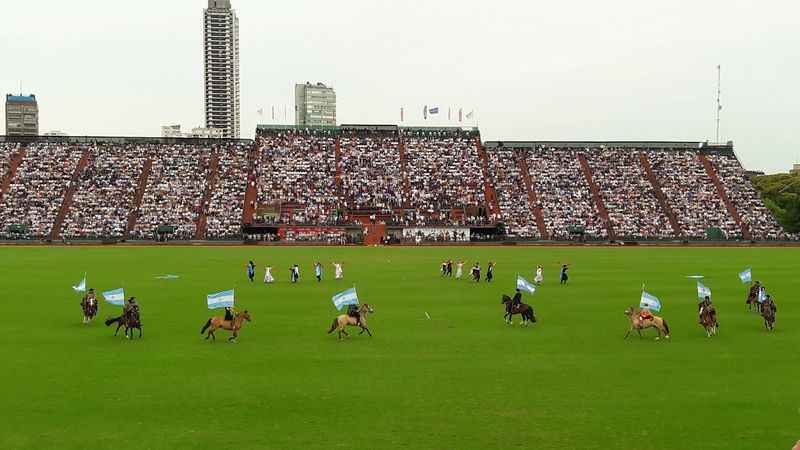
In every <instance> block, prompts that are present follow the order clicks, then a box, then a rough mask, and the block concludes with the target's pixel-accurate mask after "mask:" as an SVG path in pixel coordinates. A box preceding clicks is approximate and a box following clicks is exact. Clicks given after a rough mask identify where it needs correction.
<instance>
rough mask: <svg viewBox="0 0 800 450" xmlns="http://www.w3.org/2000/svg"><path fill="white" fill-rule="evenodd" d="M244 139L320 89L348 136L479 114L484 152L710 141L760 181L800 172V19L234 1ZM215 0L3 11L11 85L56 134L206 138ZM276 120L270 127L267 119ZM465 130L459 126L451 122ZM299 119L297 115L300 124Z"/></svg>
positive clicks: (507, 0) (1, 47)
mask: <svg viewBox="0 0 800 450" xmlns="http://www.w3.org/2000/svg"><path fill="white" fill-rule="evenodd" d="M232 2H233V5H234V8H235V9H236V11H237V13H238V15H239V20H240V40H241V43H240V46H241V83H242V85H241V94H242V109H241V114H242V135H243V137H252V136H253V134H254V130H255V126H256V124H258V123H269V122H272V120H271V115H272V106H273V105H275V106H276V109H277V115H278V118H277V119H280V120H276V122H282V121H283V112H282V111H283V108H288V110H289V111H293V98H292V95H293V90H292V89H293V84H294V83H295V82H304V81H313V82H316V81H321V82H325V83H328V84H331V85H333V86H334V87H335V88H336V92H337V96H338V119H339V122H340V123H370V124H372V123H398V122H399V120H400V112H399V111H400V107H401V106H404V107H405V109H406V112H407V113H406V124H407V125H416V124H423V123H425V122H424V121H423V120H422V108H423V105H426V104H427V105H430V106H433V105H438V106H440V108H441V111H442V113H441V114H440V116H439V118H438V119H437V120H429V121H428V122H427V124H428V125H445V124H447V120H446V119H447V109H448V107H454V108H457V107H463V108H464V109H465V112H466V111H469V110H473V109H474V110H475V111H476V117H477V120H478V122H479V126H480V129H481V133H482V136H483V138H484V140H545V139H553V140H567V139H570V140H595V139H596V140H612V139H618V140H639V139H643V140H706V139H711V140H713V138H714V127H715V125H714V116H715V109H716V66H717V64H721V65H722V104H723V110H722V127H721V137H722V140H733V141H734V142H735V145H736V150H737V153H738V154H739V156H740V158H741V159H742V161H743V163H744V165H745V167H746V168H749V169H761V170H766V171H768V172H776V171H786V170H787V169H788V168H789V167H790V164H791V163H793V162H800V160H799V159H798V155H800V146H798V145H797V141H798V139H797V136H796V133H795V130H796V129H797V125H796V124H797V121H798V120H797V117H798V111H800V95H799V94H798V88H797V84H798V83H799V82H800V5H799V4H798V2H796V1H788V0H787V1H771V0H761V1H757V0H747V1H743V0H726V1H717V0H713V1H712V0H670V1H642V0H608V1H604V2H597V1H588V0H587V1H571V0H560V1H552V0H548V1H538V0H528V1H522V0H520V1H512V0H495V1H477V0H460V1H456V0H404V1H388V0H358V1H356V0H333V1H331V0H326V1H321V0H313V1H312V0H290V1H265V0H232ZM206 5H207V1H204V0H169V1H166V0H135V1H122V0H115V1H108V0H103V1H101V0H82V1H54V0H49V1H45V0H26V1H14V2H6V4H4V5H3V7H2V17H3V20H2V21H1V22H2V25H0V67H1V69H0V88H2V90H3V91H5V92H8V93H16V92H17V91H18V90H19V87H18V86H19V82H20V81H22V83H23V87H22V90H23V91H24V93H34V94H36V96H37V98H38V99H39V107H40V111H41V113H40V114H41V119H40V128H41V131H42V132H45V131H50V130H63V131H65V132H68V133H69V134H73V135H133V136H158V135H159V134H160V126H161V125H165V124H171V123H179V124H181V125H183V126H184V127H194V126H201V125H204V124H203V123H202V121H203V78H202V74H203V69H202V67H203V61H202V54H203V44H202V14H203V8H204V7H206ZM260 108H263V109H264V116H263V117H261V116H259V115H258V113H257V111H258V110H259V109H260ZM453 114H454V116H455V112H454V113H453ZM288 120H289V121H292V120H293V118H292V117H289V118H288Z"/></svg>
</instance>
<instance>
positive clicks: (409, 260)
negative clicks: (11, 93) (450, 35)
mask: <svg viewBox="0 0 800 450" xmlns="http://www.w3.org/2000/svg"><path fill="white" fill-rule="evenodd" d="M798 256H800V251H798V250H797V249H770V248H729V249H724V248H719V249H714V248H688V249H687V248H683V249H678V248H536V247H530V248H493V247H475V248H206V247H197V248H190V247H180V248H158V247H141V248H121V247H116V248H64V247H34V248H10V247H5V248H0V271H1V272H2V274H3V276H2V279H3V285H4V295H3V297H4V300H3V306H4V308H3V311H4V314H5V321H4V323H3V326H2V328H0V341H1V342H2V343H1V344H0V360H2V361H3V370H2V372H1V373H2V375H0V377H1V378H0V393H2V395H1V396H0V402H2V413H3V420H2V421H0V448H3V449H17V448H23V449H87V448H114V449H129V448H130V449H162V448H163V449H184V448H186V449H188V448H192V449H195V448H199V449H212V448H214V449H219V448H239V449H249V448H269V449H336V448H343V449H401V448H402V449H490V448H493V449H512V448H536V449H555V448H559V449H560V448H570V449H595V448H596V449H636V448H640V449H644V448H647V449H692V448H696V449H726V450H731V449H789V448H791V447H792V445H793V444H794V442H795V441H796V440H797V439H800V381H798V379H800V378H798V376H799V375H800V365H799V364H798V346H800V333H798V331H797V330H798V327H797V326H796V325H797V324H798V321H799V320H800V309H799V308H798V306H797V302H796V301H795V293H796V290H797V273H798V261H800V258H798ZM444 258H453V259H461V258H463V259H464V260H465V261H467V263H468V264H467V265H469V264H471V263H472V262H473V261H475V260H479V261H480V262H481V265H482V266H484V267H485V265H486V262H487V261H488V260H490V259H492V260H495V261H497V271H496V279H495V282H494V283H492V284H491V285H487V284H486V283H481V284H480V285H476V284H474V283H472V282H468V281H461V282H456V281H454V280H445V279H440V277H439V264H440V262H441V260H442V259H444ZM248 259H253V260H254V261H255V262H256V264H257V265H258V269H259V270H258V273H257V277H256V278H257V282H256V283H255V284H252V285H251V284H249V283H248V282H247V281H246V276H245V264H246V262H247V260H248ZM317 259H318V260H321V261H323V262H325V263H329V262H331V261H334V260H341V261H344V263H345V281H343V282H336V281H334V280H332V278H333V270H332V267H331V266H330V265H328V266H327V267H326V269H327V270H326V273H325V278H326V279H325V280H324V281H323V282H322V283H321V284H318V283H317V282H316V281H315V280H313V276H312V266H311V265H312V263H313V262H314V261H315V260H317ZM561 261H568V262H571V263H572V264H573V268H572V270H571V280H570V284H569V285H568V286H566V287H561V286H559V285H558V282H557V280H556V278H557V275H558V273H557V272H558V271H557V263H558V262H561ZM295 262H297V263H298V264H300V265H301V266H302V268H303V272H302V275H303V278H302V279H301V282H300V284H299V285H296V286H292V285H290V284H289V283H288V280H287V278H288V267H289V265H290V264H292V263H295ZM267 263H269V264H271V265H272V266H273V267H275V274H276V275H277V277H278V283H277V284H276V285H272V286H265V285H263V284H262V283H260V282H258V281H259V280H261V278H262V277H263V267H264V265H266V264H267ZM538 263H541V264H544V265H545V284H544V286H543V287H542V288H541V289H540V290H539V291H538V292H537V293H536V294H535V295H534V296H526V298H525V301H526V302H529V303H532V304H533V306H534V307H535V309H536V313H537V316H538V319H539V322H538V323H537V324H535V325H534V326H531V327H529V328H527V329H524V328H522V327H519V326H513V327H511V326H507V325H505V324H504V323H503V321H502V315H503V309H502V307H501V305H500V304H499V300H500V295H501V294H503V293H509V294H510V293H512V292H513V286H514V279H515V276H516V274H517V273H521V274H524V275H526V276H527V278H528V279H531V280H532V279H533V270H534V268H535V266H536V264H538ZM749 265H752V266H753V270H754V277H755V278H756V279H759V280H761V281H763V282H764V283H765V284H766V285H767V287H768V290H769V292H771V293H772V294H773V296H774V297H775V299H776V302H777V305H778V320H777V324H776V331H775V332H774V333H772V334H768V333H767V332H766V331H765V330H764V327H763V325H762V322H761V321H760V318H759V317H758V316H757V315H756V314H753V313H748V312H746V310H745V305H744V298H745V289H746V288H745V287H744V286H743V285H741V284H740V283H739V280H738V278H737V276H736V274H737V272H739V271H740V270H742V269H743V268H744V267H746V266H749ZM84 271H86V272H88V278H89V285H90V287H94V288H96V289H98V290H108V289H112V288H117V287H120V286H124V288H125V291H126V294H128V295H135V296H136V297H137V298H138V299H139V302H140V304H141V308H142V320H143V323H144V338H143V339H142V340H141V341H138V340H137V341H135V342H129V341H126V340H125V339H124V338H122V337H116V338H115V337H113V336H112V334H113V331H114V330H113V329H112V328H107V327H105V326H104V325H103V324H102V320H98V321H96V322H95V323H93V324H91V325H88V326H84V325H82V324H81V313H80V307H79V297H78V296H77V295H75V294H74V293H73V292H72V289H71V288H70V286H71V285H72V284H74V283H76V282H77V281H78V280H79V279H80V277H81V275H82V274H83V272H84ZM167 273H174V274H179V275H180V276H181V278H180V279H178V280H157V279H155V277H156V276H158V275H162V274H167ZM696 273H700V274H703V275H705V276H706V277H707V279H706V284H707V285H708V286H709V287H711V288H712V290H713V292H714V300H715V304H716V305H717V308H718V310H719V317H720V325H721V326H720V334H719V335H718V336H717V337H716V338H713V339H709V338H707V337H706V336H705V333H704V331H703V330H702V329H701V328H700V326H699V325H698V324H697V321H696V302H695V286H694V282H693V281H692V280H687V279H686V278H684V277H685V276H686V275H690V274H696ZM642 283H647V290H648V291H650V292H651V293H653V294H655V295H657V296H658V297H659V298H661V300H662V302H663V303H664V310H663V311H662V315H663V316H664V317H665V318H666V319H667V321H668V322H669V324H670V327H671V329H672V340H671V341H670V342H656V341H654V340H653V339H652V337H653V336H654V335H655V334H654V333H655V332H654V331H653V330H650V331H649V332H648V339H643V340H639V339H638V338H637V337H633V338H631V339H629V340H628V341H624V340H623V339H622V337H623V335H624V333H625V331H626V329H627V326H628V324H627V319H626V318H625V317H624V316H623V314H622V313H623V310H624V309H625V308H626V307H627V306H630V305H633V304H637V303H638V297H639V294H640V289H641V285H642ZM353 284H355V285H356V286H357V288H358V292H359V296H360V298H361V300H362V302H364V301H365V302H369V303H371V304H372V305H373V306H374V308H375V310H376V314H375V315H374V316H372V317H371V318H370V326H371V328H372V330H373V332H374V334H375V336H374V337H372V338H368V337H365V336H353V337H352V338H350V339H349V340H346V341H344V342H342V343H340V342H337V340H336V337H335V336H333V335H327V334H326V331H327V329H328V327H329V325H330V323H331V320H332V318H333V317H334V316H335V314H336V311H335V309H334V307H333V305H332V303H331V300H330V298H331V296H332V295H333V294H334V293H335V292H337V291H339V290H342V289H345V288H347V287H350V286H352V285H353ZM232 287H235V288H236V295H237V306H239V307H241V308H247V309H249V310H250V312H251V313H252V315H253V321H252V322H251V323H249V324H247V325H246V326H245V329H244V330H243V332H242V335H241V338H240V340H239V343H238V344H229V343H227V342H226V341H225V340H224V339H222V340H218V341H217V342H216V343H215V344H210V343H209V342H207V341H205V340H203V338H202V337H201V336H200V334H199V331H200V328H201V326H202V325H203V323H204V322H205V321H206V319H207V318H208V317H209V316H210V312H209V311H208V309H207V308H206V305H205V295H206V294H207V293H210V292H215V291H219V290H224V289H229V288H232ZM119 310H120V309H119V308H117V307H114V306H111V305H108V304H105V303H101V305H100V314H99V317H98V319H104V318H106V317H107V316H110V315H112V314H113V315H116V313H117V312H118V311H119ZM426 312H427V313H428V314H429V315H430V317H431V319H430V320H428V319H427V318H426V316H425V313H426ZM518 317H519V316H517V321H518V320H519V319H518ZM223 335H224V336H225V337H227V336H228V335H227V333H222V332H221V333H220V336H223Z"/></svg>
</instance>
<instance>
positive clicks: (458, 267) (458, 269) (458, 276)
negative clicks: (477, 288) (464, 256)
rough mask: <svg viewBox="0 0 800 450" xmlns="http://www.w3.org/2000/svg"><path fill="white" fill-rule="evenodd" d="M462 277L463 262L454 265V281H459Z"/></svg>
mask: <svg viewBox="0 0 800 450" xmlns="http://www.w3.org/2000/svg"><path fill="white" fill-rule="evenodd" d="M462 275H464V261H459V262H458V264H456V280H460V279H461V276H462Z"/></svg>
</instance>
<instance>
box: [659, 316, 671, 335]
mask: <svg viewBox="0 0 800 450" xmlns="http://www.w3.org/2000/svg"><path fill="white" fill-rule="evenodd" d="M661 323H662V324H663V325H664V334H665V335H667V336H669V325H667V321H666V320H664V319H661Z"/></svg>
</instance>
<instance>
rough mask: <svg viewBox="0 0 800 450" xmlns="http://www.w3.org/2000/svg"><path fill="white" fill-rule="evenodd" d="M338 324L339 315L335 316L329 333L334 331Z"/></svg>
mask: <svg viewBox="0 0 800 450" xmlns="http://www.w3.org/2000/svg"><path fill="white" fill-rule="evenodd" d="M338 326H339V318H338V317H334V318H333V323H332V324H331V329H330V330H328V334H331V333H333V330H335V329H336V327H338Z"/></svg>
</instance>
